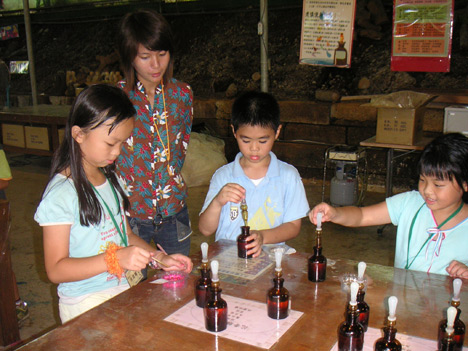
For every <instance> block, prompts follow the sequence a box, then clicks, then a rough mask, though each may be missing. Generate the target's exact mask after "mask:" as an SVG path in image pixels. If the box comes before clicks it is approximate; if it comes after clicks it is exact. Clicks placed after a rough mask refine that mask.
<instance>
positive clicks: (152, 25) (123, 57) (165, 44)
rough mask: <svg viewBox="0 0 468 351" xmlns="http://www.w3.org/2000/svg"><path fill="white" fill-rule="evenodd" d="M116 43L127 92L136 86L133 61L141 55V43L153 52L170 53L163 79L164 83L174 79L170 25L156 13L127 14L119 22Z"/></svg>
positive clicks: (144, 10)
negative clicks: (139, 51) (139, 48)
mask: <svg viewBox="0 0 468 351" xmlns="http://www.w3.org/2000/svg"><path fill="white" fill-rule="evenodd" d="M117 43H118V50H119V54H120V62H121V64H122V70H123V72H124V76H125V79H126V80H127V87H126V88H127V89H128V90H132V89H134V88H135V87H136V79H135V78H136V77H135V69H134V68H133V61H134V60H135V57H136V56H137V54H138V46H139V45H140V44H141V45H143V46H144V47H145V48H147V49H148V50H151V51H168V52H169V54H170V55H171V56H170V62H169V66H168V67H167V70H166V73H165V74H164V76H163V82H164V83H166V82H167V81H168V80H169V79H170V78H172V71H173V66H174V60H173V55H174V38H173V34H172V30H171V27H170V25H169V23H168V22H167V21H166V19H165V18H164V17H163V16H162V15H160V14H159V13H157V12H156V11H154V10H150V9H142V10H137V11H135V12H131V13H127V14H126V15H125V16H124V17H123V18H122V20H121V22H120V27H119V34H118V38H117Z"/></svg>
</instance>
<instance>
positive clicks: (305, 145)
mask: <svg viewBox="0 0 468 351" xmlns="http://www.w3.org/2000/svg"><path fill="white" fill-rule="evenodd" d="M365 102H368V101H364V100H363V101H349V102H336V103H329V102H300V101H280V102H279V105H280V109H281V121H282V124H283V128H282V131H281V134H280V138H279V140H278V141H277V142H276V143H275V146H274V149H273V151H274V152H275V153H276V154H277V156H278V158H279V159H281V160H283V161H285V162H288V163H290V164H292V165H294V166H295V167H296V168H297V169H298V170H299V172H300V173H301V175H302V177H303V178H314V179H316V180H321V179H322V177H323V166H324V154H325V151H326V149H327V148H328V147H330V146H333V145H350V146H358V145H359V143H360V142H361V141H363V140H366V139H368V138H370V137H372V136H374V135H375V133H376V121H377V109H376V108H374V107H364V106H361V105H362V104H364V103H365ZM231 106H232V100H215V99H205V100H203V99H197V100H196V101H195V104H194V128H195V130H205V131H208V132H209V133H210V134H212V135H216V136H218V137H220V138H222V139H224V141H225V142H226V157H227V159H228V160H229V161H232V160H233V159H234V156H235V155H236V153H237V152H238V148H237V143H236V141H235V139H234V138H233V136H232V132H231V128H230V124H229V118H230V111H231ZM443 107H444V106H440V105H437V104H430V105H428V107H427V108H426V112H425V116H424V128H423V129H424V135H425V136H427V137H433V136H437V135H438V134H440V133H441V132H442V130H443V123H444V108H443ZM366 154H367V162H368V174H369V177H368V183H369V184H370V185H374V186H377V188H380V189H383V185H384V184H385V174H386V173H385V172H386V155H387V149H384V148H369V149H367V150H366ZM395 156H396V158H395V160H394V174H393V184H394V185H395V186H397V187H401V188H411V187H414V185H415V184H416V183H415V182H416V181H417V174H416V170H415V168H416V166H415V165H416V163H417V160H418V156H419V153H418V152H412V153H408V152H399V151H396V152H395ZM333 173H334V171H333V170H332V171H327V175H328V176H329V177H328V176H327V179H329V178H330V177H331V176H332V175H333Z"/></svg>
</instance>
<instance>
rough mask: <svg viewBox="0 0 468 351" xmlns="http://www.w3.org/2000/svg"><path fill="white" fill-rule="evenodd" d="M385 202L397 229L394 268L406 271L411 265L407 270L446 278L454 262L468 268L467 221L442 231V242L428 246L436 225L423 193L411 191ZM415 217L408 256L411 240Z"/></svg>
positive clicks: (467, 219) (433, 242) (434, 241)
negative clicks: (448, 269) (451, 263)
mask: <svg viewBox="0 0 468 351" xmlns="http://www.w3.org/2000/svg"><path fill="white" fill-rule="evenodd" d="M386 203H387V208H388V213H389V214H390V219H391V220H392V223H393V224H394V225H396V226H398V228H397V237H396V247H395V267H397V268H405V266H406V265H407V264H408V265H409V264H410V266H409V267H408V269H413V270H417V271H423V272H430V273H438V274H445V275H447V272H446V270H445V269H446V268H447V267H448V265H449V264H450V262H452V261H453V260H456V261H459V262H461V263H463V264H465V265H468V240H467V239H468V218H465V220H463V221H462V222H461V223H459V224H457V225H456V226H455V227H453V228H450V229H448V230H443V231H441V232H440V236H439V237H440V240H439V241H437V240H429V241H428V242H427V243H425V242H426V240H427V239H428V237H429V236H430V235H432V234H434V232H435V228H437V223H436V222H435V219H434V217H433V216H432V212H431V210H430V209H429V208H428V207H427V206H426V205H425V202H424V199H423V198H422V196H421V194H419V192H417V191H409V192H406V193H402V194H398V195H395V196H392V197H390V198H388V199H387V200H386ZM420 208H421V210H420V211H419V213H418V214H417V215H416V213H417V212H418V210H419V209H420ZM414 218H415V220H414V226H413V230H412V234H411V239H410V242H409V247H410V250H409V255H408V240H409V239H408V238H409V235H410V227H411V223H412V222H413V219H414ZM436 236H437V235H436ZM413 260H414V261H413ZM411 262H412V263H411Z"/></svg>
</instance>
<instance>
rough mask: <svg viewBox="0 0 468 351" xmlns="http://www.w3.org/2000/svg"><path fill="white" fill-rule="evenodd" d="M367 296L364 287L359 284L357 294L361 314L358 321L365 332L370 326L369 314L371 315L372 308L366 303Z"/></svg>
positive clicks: (358, 309)
mask: <svg viewBox="0 0 468 351" xmlns="http://www.w3.org/2000/svg"><path fill="white" fill-rule="evenodd" d="M365 295H366V293H365V291H364V285H363V284H359V291H358V294H357V311H358V314H359V317H358V321H359V323H361V325H362V328H363V329H364V331H365V332H366V331H367V327H368V325H369V314H370V307H369V305H368V304H367V302H366V301H364V296H365Z"/></svg>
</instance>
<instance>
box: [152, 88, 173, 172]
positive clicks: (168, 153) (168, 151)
mask: <svg viewBox="0 0 468 351" xmlns="http://www.w3.org/2000/svg"><path fill="white" fill-rule="evenodd" d="M161 87H162V89H161V91H162V99H163V111H164V112H163V114H162V118H163V119H164V120H165V124H166V139H167V146H166V145H164V142H163V139H162V138H161V134H160V133H159V128H158V124H157V122H156V121H157V120H156V119H153V123H154V129H156V133H157V134H158V138H159V141H160V142H161V145H162V148H163V150H164V153H165V154H166V162H167V173H169V175H170V176H172V175H173V173H172V170H171V168H170V166H169V163H170V161H171V140H170V136H169V126H168V124H169V122H168V116H167V110H166V98H165V94H164V84H163V83H161Z"/></svg>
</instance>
